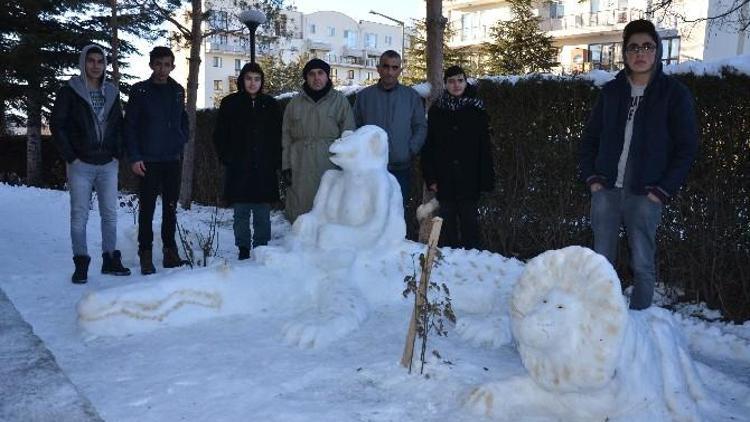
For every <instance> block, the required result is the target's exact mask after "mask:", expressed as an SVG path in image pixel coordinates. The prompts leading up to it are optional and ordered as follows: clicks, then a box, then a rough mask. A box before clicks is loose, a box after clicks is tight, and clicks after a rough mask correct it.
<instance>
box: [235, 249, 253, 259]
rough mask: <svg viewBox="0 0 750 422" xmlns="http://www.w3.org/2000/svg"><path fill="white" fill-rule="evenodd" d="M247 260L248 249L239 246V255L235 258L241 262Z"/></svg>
mask: <svg viewBox="0 0 750 422" xmlns="http://www.w3.org/2000/svg"><path fill="white" fill-rule="evenodd" d="M248 258H250V249H249V248H246V247H244V246H240V254H239V255H238V256H237V259H239V260H240V261H242V260H245V259H248Z"/></svg>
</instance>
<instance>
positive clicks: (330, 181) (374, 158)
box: [292, 125, 406, 250]
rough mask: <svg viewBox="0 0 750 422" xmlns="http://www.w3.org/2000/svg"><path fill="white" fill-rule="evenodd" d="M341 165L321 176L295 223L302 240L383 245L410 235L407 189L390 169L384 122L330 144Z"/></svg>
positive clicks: (327, 245) (333, 245)
mask: <svg viewBox="0 0 750 422" xmlns="http://www.w3.org/2000/svg"><path fill="white" fill-rule="evenodd" d="M329 151H330V152H331V154H332V156H331V158H330V159H331V161H332V162H333V163H334V164H336V165H337V166H339V167H340V168H341V170H328V171H327V172H326V173H325V174H324V175H323V178H322V179H321V181H320V187H319V188H318V193H317V194H316V195H315V201H314V203H313V209H312V210H311V211H310V212H308V213H307V214H303V215H301V216H299V217H298V218H297V220H296V221H295V222H294V225H293V226H292V232H293V234H294V237H293V238H294V239H295V240H296V241H297V242H298V243H299V244H301V245H304V246H308V247H309V246H314V247H317V248H320V249H322V250H334V249H364V248H382V247H384V246H387V245H392V244H394V243H397V242H400V241H402V240H403V239H404V238H405V237H406V223H405V222H404V210H403V205H402V199H401V189H400V188H399V184H398V182H397V181H396V178H395V177H394V176H393V175H392V174H390V173H389V172H388V135H387V134H386V133H385V131H384V130H383V129H381V128H379V127H378V126H373V125H368V126H363V127H361V128H359V129H357V130H356V131H354V132H352V131H345V132H344V133H343V135H342V136H341V138H340V139H337V140H336V141H335V142H334V143H333V144H331V147H330V148H329Z"/></svg>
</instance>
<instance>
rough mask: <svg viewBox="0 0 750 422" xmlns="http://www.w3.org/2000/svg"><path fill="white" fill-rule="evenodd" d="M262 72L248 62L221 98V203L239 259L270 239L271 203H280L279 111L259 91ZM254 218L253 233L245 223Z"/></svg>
mask: <svg viewBox="0 0 750 422" xmlns="http://www.w3.org/2000/svg"><path fill="white" fill-rule="evenodd" d="M263 83H264V75H263V69H261V67H260V65H258V64H257V63H247V64H246V65H245V66H244V67H243V68H242V70H241V71H240V75H239V77H238V78H237V92H235V93H233V94H230V95H227V96H226V97H224V99H223V100H221V106H220V107H219V116H218V118H217V121H216V125H215V126H214V145H215V146H216V152H217V154H218V156H219V160H220V161H221V162H222V164H224V167H225V169H226V172H225V175H226V176H225V180H224V199H225V200H226V201H227V202H228V203H229V204H231V205H232V206H233V208H234V243H235V245H237V247H238V248H239V256H238V258H239V259H241V260H242V259H247V258H249V257H250V249H251V248H252V247H255V246H263V245H266V244H268V241H269V240H270V239H271V214H270V213H271V203H272V202H276V201H278V200H279V181H278V176H277V172H278V171H279V170H280V169H281V119H282V117H281V108H280V107H279V104H278V103H277V102H276V100H275V99H274V98H273V97H271V96H269V95H266V94H264V93H263ZM251 215H252V220H253V231H252V234H251V232H250V225H249V220H250V218H251Z"/></svg>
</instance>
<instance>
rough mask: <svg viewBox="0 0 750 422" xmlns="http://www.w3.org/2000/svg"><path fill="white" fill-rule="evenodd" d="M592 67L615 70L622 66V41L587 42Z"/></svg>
mask: <svg viewBox="0 0 750 422" xmlns="http://www.w3.org/2000/svg"><path fill="white" fill-rule="evenodd" d="M589 62H590V63H591V68H592V69H602V70H617V69H620V68H621V67H622V43H604V44H589Z"/></svg>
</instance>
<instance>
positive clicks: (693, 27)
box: [443, 0, 750, 72]
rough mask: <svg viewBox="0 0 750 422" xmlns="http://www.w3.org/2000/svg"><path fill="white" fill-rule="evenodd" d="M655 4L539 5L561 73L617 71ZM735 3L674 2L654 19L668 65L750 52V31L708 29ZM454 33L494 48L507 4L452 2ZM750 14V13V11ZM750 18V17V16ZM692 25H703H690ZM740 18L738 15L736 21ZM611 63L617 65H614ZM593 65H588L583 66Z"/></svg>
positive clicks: (617, 0)
mask: <svg viewBox="0 0 750 422" xmlns="http://www.w3.org/2000/svg"><path fill="white" fill-rule="evenodd" d="M650 3H652V2H650V1H649V0H587V1H583V2H580V1H579V0H557V1H538V2H536V12H537V15H538V16H540V17H541V18H542V22H541V24H540V26H541V28H542V29H543V30H544V31H545V32H546V33H547V34H548V35H551V36H552V37H553V44H554V45H555V46H556V47H558V48H559V49H560V55H559V61H560V63H561V65H562V66H561V68H560V69H558V71H563V72H569V71H581V70H587V69H588V68H590V67H591V66H594V67H597V66H606V65H610V66H617V65H618V64H619V63H620V62H621V61H622V50H621V45H619V44H620V43H621V41H622V30H623V29H624V27H625V25H626V24H627V23H628V22H630V21H631V20H634V19H638V18H641V17H647V16H646V10H647V9H648V5H649V4H650ZM730 3H731V0H674V2H673V5H672V9H671V10H667V11H666V12H657V13H655V14H654V15H653V16H652V17H651V19H652V20H653V21H654V23H655V24H656V26H657V30H658V31H659V34H660V35H661V37H662V38H663V39H664V42H663V47H664V50H665V57H663V58H664V59H665V61H666V62H676V61H679V62H683V61H687V60H716V59H722V58H727V57H733V56H736V55H738V54H747V53H748V52H750V31H745V32H741V33H738V32H737V30H736V26H735V27H734V28H733V27H732V26H731V25H719V24H717V23H716V22H714V23H712V24H707V23H706V22H705V21H702V20H701V19H704V18H706V17H708V16H715V15H717V14H718V13H720V12H723V11H725V10H727V6H728V5H729V4H730ZM443 6H444V10H445V14H446V16H447V17H448V19H449V21H450V22H451V25H452V27H453V29H454V30H455V31H456V33H455V35H454V37H453V38H452V39H451V40H450V41H449V43H450V45H451V46H454V47H457V46H465V45H476V44H480V43H482V42H489V41H491V39H490V31H489V28H491V27H492V26H493V25H494V24H495V23H496V22H497V21H498V20H509V19H512V16H511V11H510V4H509V3H508V2H507V1H489V0H475V1H472V0H448V1H446V2H444V3H443ZM748 12H750V11H748ZM748 14H750V13H748ZM677 15H679V16H683V17H684V18H685V19H686V20H698V22H695V23H685V22H683V21H682V19H679V18H678V17H677ZM738 16H739V12H737V13H736V14H735V16H734V17H730V19H731V18H734V20H736V19H737V17H738ZM610 58H611V61H610ZM584 61H586V62H589V63H588V64H587V65H583V64H582V63H581V62H584Z"/></svg>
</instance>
